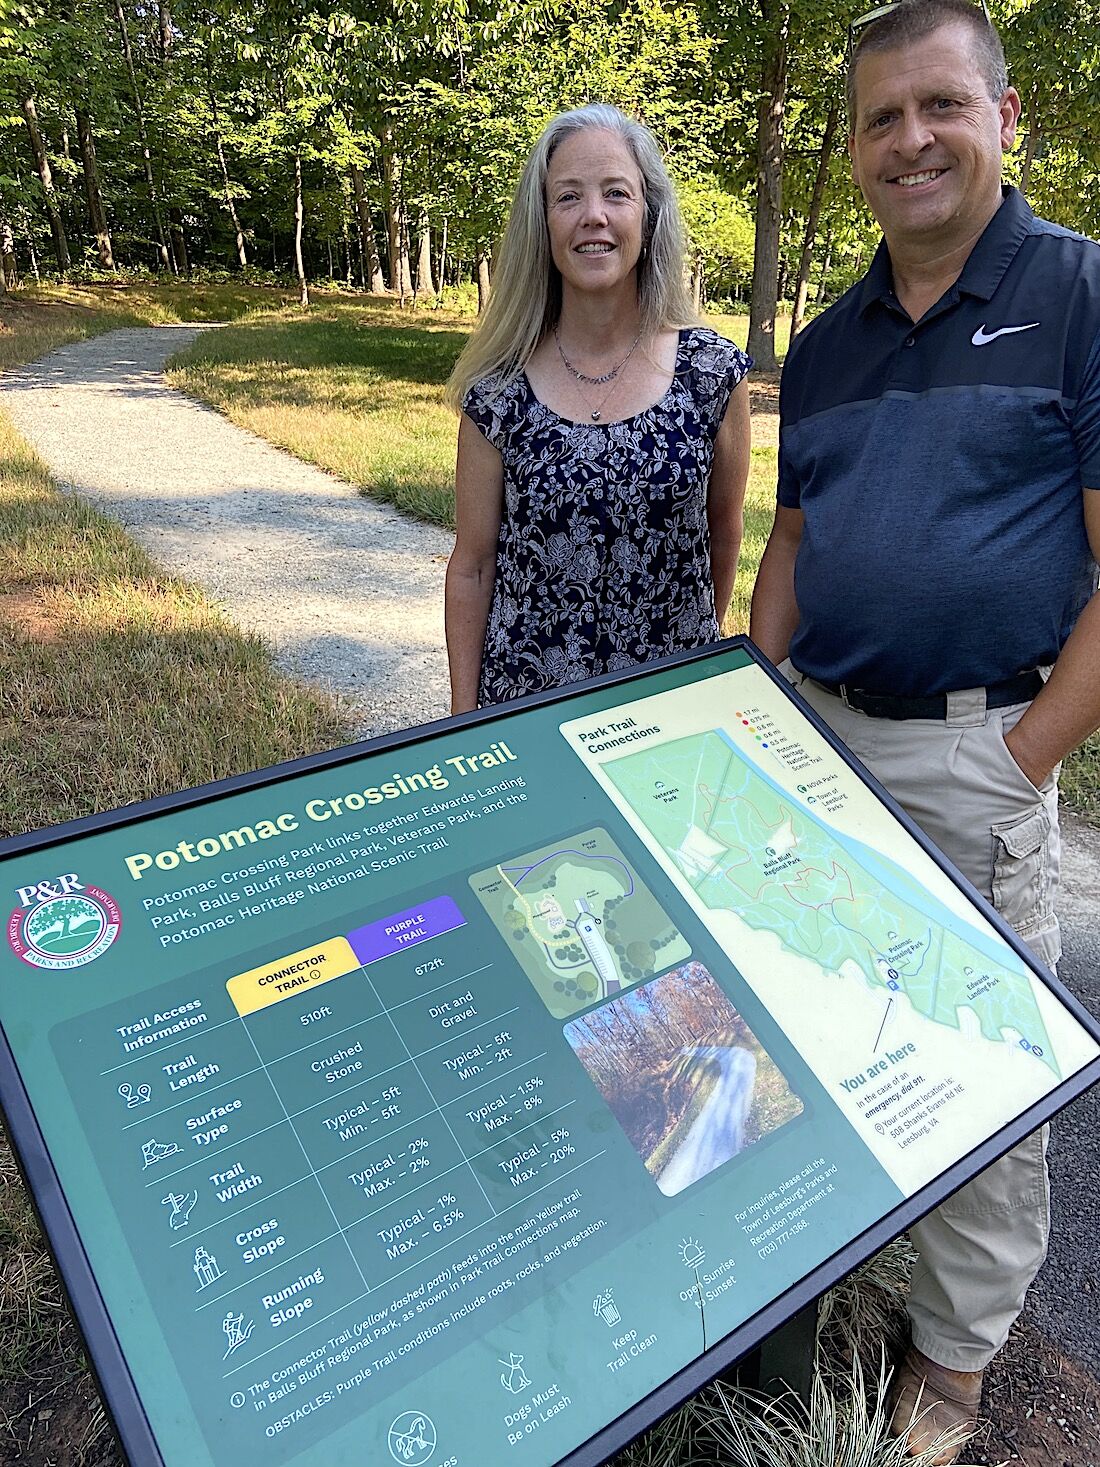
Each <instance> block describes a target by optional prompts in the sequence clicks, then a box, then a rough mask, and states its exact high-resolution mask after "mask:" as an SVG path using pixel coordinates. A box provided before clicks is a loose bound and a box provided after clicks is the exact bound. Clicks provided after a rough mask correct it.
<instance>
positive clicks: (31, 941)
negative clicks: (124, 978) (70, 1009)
mask: <svg viewBox="0 0 1100 1467" xmlns="http://www.w3.org/2000/svg"><path fill="white" fill-rule="evenodd" d="M16 895H17V896H18V898H19V906H17V907H16V909H15V911H14V912H12V914H11V916H10V917H9V918H8V927H7V934H8V946H9V947H10V948H11V950H12V952H13V953H14V954H15V956H16V957H17V958H21V959H22V960H23V962H24V963H29V964H30V966H31V967H32V968H48V969H54V970H64V969H67V968H82V967H83V966H84V965H85V963H90V962H93V961H94V960H95V959H96V958H98V957H100V956H101V955H102V954H103V953H105V952H106V951H107V949H108V948H109V947H110V946H111V944H112V943H113V942H114V940H115V938H116V937H117V936H118V934H119V932H120V931H121V929H122V914H121V912H120V911H119V909H118V903H117V902H116V901H115V899H114V897H113V896H110V895H109V894H108V893H107V892H105V891H101V890H100V889H99V887H98V886H85V885H84V884H83V883H81V882H80V881H79V880H78V879H77V877H76V875H75V873H73V872H69V873H68V874H66V875H64V876H53V877H50V879H49V880H47V881H39V882H36V883H35V884H34V885H32V886H21V887H19V888H18V890H17V892H16Z"/></svg>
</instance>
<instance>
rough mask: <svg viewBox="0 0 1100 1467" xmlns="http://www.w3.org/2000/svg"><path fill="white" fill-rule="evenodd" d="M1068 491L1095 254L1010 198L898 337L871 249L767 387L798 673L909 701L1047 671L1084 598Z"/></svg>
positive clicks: (1081, 471)
mask: <svg viewBox="0 0 1100 1467" xmlns="http://www.w3.org/2000/svg"><path fill="white" fill-rule="evenodd" d="M1083 488H1089V489H1096V490H1098V491H1100V245H1097V244H1095V243H1094V242H1093V241H1091V240H1087V239H1084V238H1083V237H1082V236H1080V235H1077V234H1073V233H1071V232H1070V231H1069V230H1066V229H1062V228H1060V227H1059V226H1057V225H1054V224H1049V223H1047V222H1046V221H1045V220H1042V219H1037V218H1036V217H1035V215H1034V214H1033V213H1032V212H1031V209H1030V208H1029V207H1028V205H1027V203H1026V202H1025V200H1024V199H1023V197H1022V195H1020V194H1019V193H1018V192H1017V191H1016V190H1015V189H1007V190H1006V191H1005V198H1004V202H1003V203H1002V205H1001V207H1000V209H999V210H998V211H997V213H996V215H995V216H994V217H993V219H992V221H991V222H990V224H989V226H988V227H987V228H986V230H985V233H984V234H983V235H982V237H981V239H980V240H979V241H978V243H977V245H976V246H975V247H974V250H973V251H972V252H971V255H970V257H969V259H968V260H967V262H966V265H965V267H964V269H963V272H962V275H961V276H960V277H959V279H958V280H957V281H956V282H955V284H954V285H953V286H952V287H951V289H950V290H949V291H948V292H947V293H946V294H945V295H944V296H943V298H942V299H941V300H940V301H939V302H938V303H937V304H936V305H935V306H933V307H932V309H931V310H929V311H928V313H927V314H926V315H925V316H923V317H922V318H921V320H920V321H919V322H918V323H916V324H914V323H913V321H912V320H911V319H910V317H909V316H908V315H907V314H906V312H905V311H904V310H903V308H902V307H901V305H900V304H899V303H898V300H897V298H896V296H895V295H894V290H893V276H892V270H891V266H890V257H889V254H888V252H887V249H886V244H885V241H884V242H883V243H882V244H881V245H880V247H879V250H878V253H877V254H876V255H875V258H874V260H873V262H872V264H871V268H870V270H869V271H868V272H867V274H866V276H865V277H864V278H863V279H862V280H861V281H860V282H859V283H858V284H857V285H856V286H854V287H853V288H852V289H851V290H849V291H848V292H847V294H845V295H844V296H843V297H842V298H841V299H840V300H839V301H837V303H836V304H835V305H834V306H832V307H831V308H830V309H829V310H827V311H825V312H823V314H822V315H821V316H819V317H818V318H817V319H816V320H815V321H813V322H811V324H810V325H809V326H808V327H807V328H806V330H805V331H804V332H802V333H801V334H800V335H799V336H798V337H797V338H796V340H795V342H794V345H793V347H792V349H791V352H790V354H789V355H788V357H787V362H786V366H785V368H784V372H783V380H782V386H781V390H780V450H779V503H780V504H781V505H786V506H789V507H793V508H797V509H801V510H802V511H803V513H804V515H805V525H804V530H803V536H802V542H801V545H800V547H799V551H798V559H797V562H796V565H795V595H796V598H797V601H798V610H799V616H800V621H799V625H798V629H797V631H796V632H795V635H794V637H793V638H792V640H791V647H790V653H791V658H792V661H793V662H794V664H795V666H796V667H798V668H799V669H801V671H803V672H805V673H808V674H809V675H810V676H811V677H815V678H819V679H821V680H822V681H825V682H833V683H838V682H846V683H849V684H851V685H852V686H854V687H860V688H867V689H870V690H872V691H874V692H883V693H897V694H904V695H912V696H920V695H923V694H931V693H940V692H947V691H950V690H951V689H954V688H969V687H979V686H981V685H983V684H989V683H994V682H1000V681H1001V680H1002V679H1004V678H1007V677H1011V676H1012V675H1013V674H1015V673H1017V672H1020V671H1023V670H1025V669H1027V668H1032V667H1037V666H1041V665H1043V664H1045V663H1049V662H1053V661H1054V659H1055V658H1056V657H1057V655H1058V653H1059V651H1060V650H1061V648H1062V645H1063V643H1064V642H1065V640H1066V638H1067V637H1068V636H1069V633H1070V630H1071V629H1072V627H1073V624H1074V621H1075V620H1076V618H1077V616H1078V614H1079V613H1080V611H1081V608H1082V606H1083V605H1084V604H1085V602H1086V601H1087V600H1088V598H1089V596H1090V594H1091V592H1092V588H1093V585H1094V584H1095V565H1094V563H1093V559H1092V555H1091V553H1090V550H1089V545H1088V540H1087V538H1086V535H1085V525H1084V512H1083V502H1082V489H1083Z"/></svg>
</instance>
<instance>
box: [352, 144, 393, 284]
mask: <svg viewBox="0 0 1100 1467" xmlns="http://www.w3.org/2000/svg"><path fill="white" fill-rule="evenodd" d="M350 171H351V186H352V188H353V189H354V190H355V213H356V217H357V218H358V220H359V243H360V247H361V249H362V251H363V276H364V279H363V284H364V286H366V285H368V284H369V286H370V293H371V295H385V293H386V281H385V277H384V276H383V274H382V265H381V262H380V261H379V259H378V253H377V251H376V250H375V247H374V224H373V223H372V222H371V217H370V204H369V203H368V201H367V194H366V190H365V189H364V187H363V175H362V173H361V171H360V170H359V169H358V168H357V167H356V165H355V164H354V163H353V164H352V165H351V170H350ZM387 217H388V216H387ZM390 278H391V279H392V278H393V277H392V276H391V277H390Z"/></svg>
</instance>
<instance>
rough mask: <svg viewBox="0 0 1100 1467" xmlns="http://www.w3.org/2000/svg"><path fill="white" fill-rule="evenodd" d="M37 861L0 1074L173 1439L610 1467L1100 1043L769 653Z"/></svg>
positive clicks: (118, 1338)
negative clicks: (793, 688)
mask: <svg viewBox="0 0 1100 1467" xmlns="http://www.w3.org/2000/svg"><path fill="white" fill-rule="evenodd" d="M0 885H2V886H3V890H4V893H5V894H6V900H7V903H8V906H7V907H6V908H5V914H4V915H5V917H6V927H5V937H4V941H3V943H0V1024H2V1030H3V1040H4V1045H3V1050H2V1054H0V1096H2V1101H3V1106H4V1111H5V1114H6V1117H7V1120H8V1123H9V1126H10V1131H11V1135H12V1137H13V1140H14V1142H15V1144H16V1147H17V1150H18V1152H19V1155H20V1158H21V1161H22V1164H23V1166H24V1169H25V1171H26V1174H27V1176H28V1179H29V1181H30V1184H31V1187H32V1189H33V1192H34V1195H35V1197H36V1199H37V1203H38V1206H39V1208H40V1210H41V1213H42V1216H43V1218H44V1221H45V1224H46V1228H47V1230H48V1234H49V1237H50V1240H51V1244H52V1247H53V1249H54V1252H55V1254H56V1256H57V1258H58V1261H59V1264H60V1267H61V1270H62V1273H63V1276H64V1278H65V1281H66V1285H67V1288H68V1290H69V1293H70V1297H71V1299H72V1301H73V1305H74V1308H75V1310H76V1313H77V1315H78V1318H79V1320H80V1322H81V1326H82V1329H83V1331H84V1334H85V1336H86V1339H87V1342H88V1346H89V1350H90V1353H91V1356H92V1358H93V1360H94V1362H95V1365H96V1369H97V1372H98V1374H99V1377H100V1381H101V1385H102V1387H103V1390H104V1393H105V1396H106V1398H107V1400H108V1403H109V1405H110V1408H111V1411H112V1414H113V1415H114V1418H115V1420H116V1423H117V1425H118V1428H119V1432H120V1436H121V1438H122V1440H123V1443H124V1446H125V1448H126V1451H127V1452H128V1454H129V1457H130V1459H131V1461H132V1462H133V1463H135V1464H141V1467H145V1464H164V1467H240V1464H242V1463H256V1462H263V1463H265V1464H267V1467H279V1464H282V1463H293V1464H296V1467H345V1464H346V1467H351V1464H355V1467H361V1464H362V1463H365V1462H366V1463H371V1464H372V1467H380V1464H383V1463H387V1462H391V1461H392V1462H396V1463H399V1464H413V1467H419V1464H431V1467H485V1464H508V1463H512V1462H515V1463H522V1464H523V1467H549V1464H552V1463H559V1462H566V1461H568V1462H570V1463H574V1464H580V1463H585V1464H587V1463H595V1462H597V1461H600V1460H603V1458H604V1457H606V1456H607V1455H609V1454H610V1453H611V1452H613V1451H614V1450H615V1449H616V1448H617V1447H618V1446H620V1445H621V1444H622V1443H624V1442H625V1441H626V1440H627V1439H629V1437H630V1436H631V1435H633V1434H634V1433H635V1432H637V1431H638V1430H640V1429H641V1428H642V1427H644V1426H645V1425H646V1424H647V1423H648V1422H650V1421H652V1420H654V1419H655V1418H656V1417H657V1416H658V1415H659V1414H661V1413H662V1412H663V1411H664V1410H666V1409H668V1407H669V1406H671V1405H672V1404H674V1403H675V1401H677V1400H679V1399H680V1398H682V1397H683V1396H685V1395H686V1394H688V1392H689V1391H690V1390H692V1389H693V1388H695V1387H696V1386H697V1385H698V1384H700V1383H701V1382H702V1381H703V1380H704V1379H706V1378H707V1377H709V1376H710V1375H712V1374H713V1373H715V1371H716V1370H718V1369H719V1368H721V1367H722V1366H723V1365H724V1364H726V1363H727V1362H729V1361H730V1360H732V1359H733V1358H735V1357H736V1356H737V1355H739V1354H741V1353H743V1352H745V1351H746V1350H748V1349H750V1348H752V1347H753V1346H754V1345H755V1344H757V1343H758V1342H759V1341H760V1340H761V1339H762V1338H763V1337H764V1335H765V1334H766V1333H768V1332H769V1331H770V1330H771V1329H772V1328H774V1326H775V1325H776V1324H778V1323H780V1322H782V1321H783V1320H784V1319H786V1318H788V1317H790V1315H791V1314H793V1313H794V1312H795V1311H796V1310H797V1309H799V1308H800V1307H801V1306H802V1305H803V1304H804V1303H805V1302H806V1301H807V1300H808V1299H810V1298H812V1297H813V1296H814V1294H815V1293H817V1292H820V1291H821V1289H822V1288H824V1287H826V1286H827V1285H828V1284H829V1283H831V1282H832V1281H833V1280H835V1279H836V1278H838V1277H839V1276H841V1275H842V1274H843V1273H845V1272H847V1271H848V1270H849V1269H850V1268H851V1267H853V1266H854V1265H855V1264H856V1263H857V1262H859V1261H860V1259H862V1258H863V1257H865V1256H866V1255H867V1254H868V1253H870V1252H871V1251H872V1250H873V1249H874V1248H875V1247H877V1246H879V1245H880V1244H882V1243H883V1242H885V1241H886V1240H887V1239H888V1238H889V1237H891V1236H893V1235H894V1234H895V1233H897V1232H898V1231H900V1230H901V1229H902V1228H903V1227H904V1226H905V1225H906V1224H907V1223H908V1222H910V1221H912V1220H913V1219H914V1218H915V1217H916V1216H918V1215H919V1214H921V1213H923V1212H924V1211H926V1210H927V1209H928V1208H929V1207H931V1206H932V1205H933V1204H934V1203H935V1202H936V1201H938V1200H939V1199H940V1198H942V1197H943V1196H945V1195H947V1193H948V1192H949V1191H951V1190H953V1189H954V1188H955V1187H957V1186H958V1185H960V1184H961V1183H962V1182H963V1181H965V1180H966V1179H967V1177H969V1176H971V1175H972V1174H973V1173H974V1172H975V1171H977V1170H978V1169H979V1168H980V1166H981V1165H982V1164H983V1163H986V1162H988V1161H989V1160H991V1159H992V1158H993V1157H994V1156H995V1155H997V1154H998V1153H999V1152H1001V1151H1003V1150H1005V1149H1006V1148H1007V1147H1008V1146H1009V1145H1010V1144H1012V1143H1013V1142H1014V1141H1015V1140H1016V1139H1018V1138H1019V1137H1020V1136H1021V1135H1023V1134H1025V1132H1026V1131H1027V1130H1028V1129H1030V1128H1032V1127H1034V1126H1035V1125H1037V1124H1038V1123H1039V1122H1040V1121H1041V1120H1043V1119H1044V1118H1046V1117H1047V1116H1049V1115H1050V1114H1051V1113H1053V1112H1054V1111H1055V1110H1056V1109H1058V1108H1059V1107H1060V1106H1062V1105H1064V1104H1065V1103H1066V1102H1067V1101H1068V1100H1070V1099H1071V1098H1072V1097H1073V1096H1074V1095H1076V1094H1078V1093H1079V1092H1080V1091H1081V1090H1083V1089H1084V1088H1085V1087H1086V1086H1087V1085H1088V1084H1089V1083H1091V1082H1092V1081H1093V1080H1094V1079H1096V1078H1097V1075H1098V1072H1100V1047H1098V1044H1097V1030H1096V1026H1095V1025H1094V1023H1093V1022H1092V1020H1091V1019H1090V1018H1089V1017H1088V1016H1087V1015H1086V1014H1084V1013H1083V1011H1082V1010H1081V1009H1080V1008H1079V1007H1078V1005H1077V1004H1076V1003H1075V1002H1074V1001H1073V1000H1072V999H1071V998H1070V997H1069V996H1068V995H1067V994H1066V993H1065V992H1064V990H1062V989H1061V988H1060V987H1059V986H1058V985H1057V983H1056V982H1055V980H1053V979H1052V978H1051V977H1050V976H1049V975H1046V974H1045V973H1043V972H1042V971H1041V970H1040V969H1038V968H1037V966H1036V965H1035V963H1034V962H1033V961H1032V959H1031V958H1030V957H1029V956H1028V954H1027V952H1026V950H1025V949H1023V948H1022V947H1021V945H1020V944H1019V942H1018V941H1016V939H1015V938H1013V937H1012V936H1011V935H1010V934H1009V933H1008V931H1007V929H1006V928H1005V927H1004V926H1003V925H1002V924H1001V923H1000V921H999V919H997V918H995V917H994V916H993V915H992V913H991V912H990V910H989V909H988V908H987V907H985V906H984V904H982V903H981V902H980V901H979V900H978V899H977V898H976V897H974V896H973V895H972V894H970V893H969V891H968V890H966V889H964V887H963V886H961V885H960V884H959V882H958V880H957V879H956V878H954V877H953V876H952V875H951V874H950V873H949V872H948V871H947V870H946V869H945V868H944V865H943V863H942V858H940V857H938V856H937V855H936V854H935V853H934V852H933V851H932V850H931V849H930V848H929V847H928V845H927V843H926V842H925V841H924V840H923V838H921V837H919V836H918V835H917V834H916V833H915V831H914V829H913V827H912V826H911V825H909V824H908V822H907V821H906V820H905V819H904V817H902V816H901V815H900V813H899V812H898V811H897V810H896V809H895V808H894V807H892V806H891V805H890V804H889V802H888V801H886V800H885V799H884V798H883V796H882V792H881V791H878V790H877V789H876V787H874V786H873V784H871V783H870V782H869V781H868V780H867V778H866V776H865V775H864V774H863V773H862V772H861V771H859V770H857V769H856V768H855V767H854V766H853V765H852V764H851V762H850V761H849V759H848V758H847V757H846V755H845V754H844V753H843V752H842V751H841V750H840V749H839V747H838V746H837V745H836V744H835V742H833V741H832V740H831V738H830V737H829V736H827V735H826V733H825V731H824V730H823V728H822V727H821V725H820V724H819V723H818V722H817V721H816V720H815V718H814V716H813V715H812V714H810V713H808V712H807V711H806V710H805V708H804V705H802V704H800V702H799V700H798V699H797V698H796V697H795V696H794V695H793V694H792V693H791V692H790V690H789V689H788V688H787V687H786V685H785V684H784V683H783V682H782V680H781V679H779V678H778V677H777V675H775V674H774V672H772V671H771V670H770V669H769V668H768V667H766V666H765V665H764V664H763V663H762V662H761V661H760V660H759V659H758V658H757V656H756V654H755V653H754V651H753V650H752V649H751V647H750V646H748V645H747V644H746V643H744V641H738V642H735V643H726V644H723V646H722V647H720V648H719V649H717V650H714V651H712V652H710V653H708V654H705V655H697V656H693V657H686V658H680V659H674V660H672V661H671V662H670V663H666V664H662V665H661V666H659V667H658V668H656V669H648V670H645V671H640V672H637V673H634V674H632V675H629V676H627V677H622V678H613V679H605V680H603V681H602V682H600V683H595V684H589V685H587V686H586V687H585V688H584V689H583V690H582V691H580V692H577V693H573V694H570V695H567V696H556V697H550V698H544V699H540V700H533V701H532V700H529V701H528V702H527V703H526V704H524V705H523V706H520V707H518V708H512V709H508V710H503V711H500V712H499V713H495V714H492V715H484V716H477V717H475V718H473V719H467V720H463V721H460V722H455V723H450V724H444V725H438V726H436V727H435V728H434V729H433V730H430V731H429V732H427V733H421V734H419V735H417V736H410V737H405V738H396V739H389V740H383V741H377V742H376V743H374V744H371V745H367V746H359V747H357V748H355V749H352V750H350V751H349V750H344V751H338V752H337V753H335V754H331V755H325V756H321V757H319V758H317V759H313V760H306V761H303V762H302V763H301V764H298V765H294V766H286V767H284V768H282V769H280V770H276V771H269V772H267V773H264V774H260V775H254V776H249V777H247V778H244V779H241V780H236V781H230V782H228V783H226V784H223V785H220V786H216V787H213V788H211V789H209V790H206V791H200V792H199V793H197V794H195V793H193V794H188V795H182V796H178V797H174V798H172V799H169V800H163V801H157V802H154V803H152V804H151V805H148V806H145V807H140V808H139V807H135V808H133V809H131V810H128V811H122V812H118V813H116V814H113V815H110V816H105V817H98V818H95V819H93V820H89V821H84V822H80V823H78V824H77V825H74V826H71V827H68V828H65V829H61V830H58V831H52V832H45V833H44V834H41V835H36V836H32V837H28V838H25V839H22V840H17V841H10V842H8V843H7V844H6V845H5V846H4V847H3V849H2V851H0ZM9 912H10V915H8V913H9Z"/></svg>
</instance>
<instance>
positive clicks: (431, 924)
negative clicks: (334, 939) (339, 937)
mask: <svg viewBox="0 0 1100 1467" xmlns="http://www.w3.org/2000/svg"><path fill="white" fill-rule="evenodd" d="M465 925H466V918H465V917H464V916H463V915H462V913H461V912H460V911H459V910H458V907H457V906H456V905H455V903H454V902H453V901H452V900H451V898H450V897H449V896H441V897H432V899H431V900H430V901H427V902H424V903H422V905H421V906H419V907H407V908H406V909H405V911H403V912H394V914H393V916H392V917H383V918H382V920H381V921H380V922H368V923H367V925H366V926H365V927H357V928H356V929H355V931H354V932H349V933H348V941H349V942H350V943H351V946H352V951H353V952H354V953H355V956H356V957H357V958H358V959H359V961H360V962H361V963H362V964H363V966H364V968H365V967H366V966H367V964H368V963H376V962H377V961H378V959H379V958H388V957H390V956H391V954H393V953H397V952H400V951H401V949H402V948H403V947H412V946H413V945H414V944H415V943H418V942H427V940H428V938H429V937H439V936H441V935H442V934H443V933H444V932H453V931H454V929H455V928H456V927H464V926H465Z"/></svg>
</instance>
